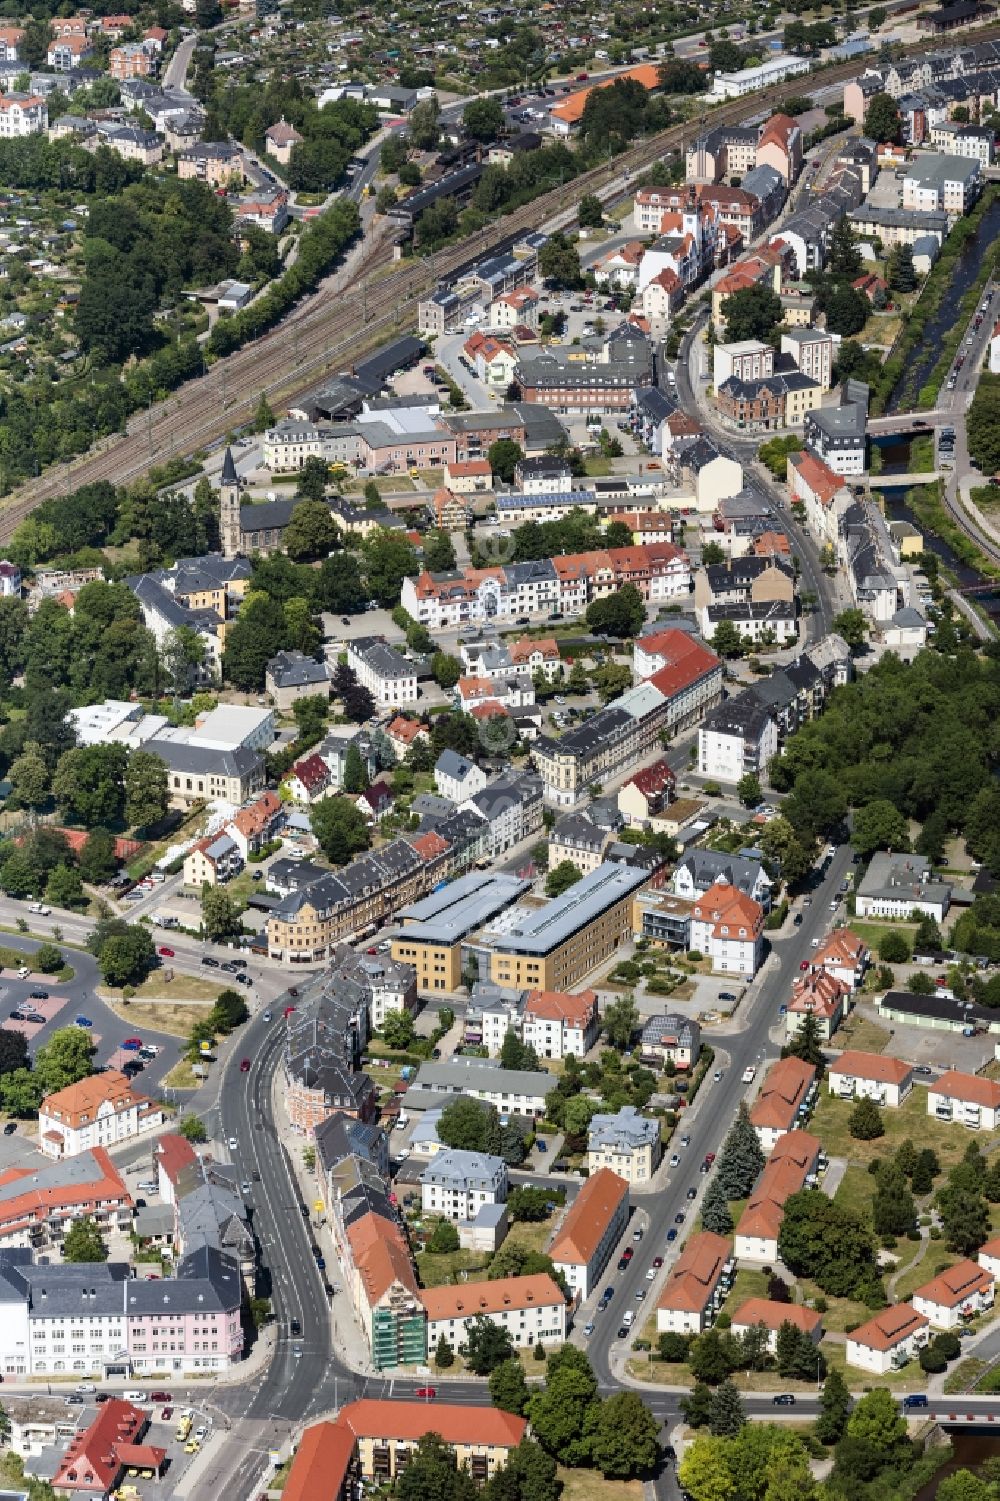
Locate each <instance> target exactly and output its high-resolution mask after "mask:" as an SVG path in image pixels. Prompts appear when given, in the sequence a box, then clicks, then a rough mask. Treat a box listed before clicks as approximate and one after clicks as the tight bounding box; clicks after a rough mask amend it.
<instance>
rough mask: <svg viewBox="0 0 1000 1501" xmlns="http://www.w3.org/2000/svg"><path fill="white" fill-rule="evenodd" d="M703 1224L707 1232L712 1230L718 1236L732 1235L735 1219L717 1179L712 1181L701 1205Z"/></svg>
mask: <svg viewBox="0 0 1000 1501" xmlns="http://www.w3.org/2000/svg"><path fill="white" fill-rule="evenodd" d="M701 1222H702V1224H703V1225H704V1227H705V1229H706V1230H712V1231H714V1232H715V1234H716V1235H731V1234H732V1231H733V1217H732V1215H731V1214H730V1212H729V1204H728V1203H727V1201H726V1196H725V1194H724V1193H723V1192H722V1188H721V1185H720V1183H719V1180H718V1178H717V1177H714V1178H713V1179H712V1181H711V1182H710V1183H709V1185H708V1188H707V1189H706V1190H705V1197H704V1199H703V1200H702V1204H701Z"/></svg>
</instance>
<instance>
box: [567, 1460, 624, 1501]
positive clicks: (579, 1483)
mask: <svg viewBox="0 0 1000 1501" xmlns="http://www.w3.org/2000/svg"><path fill="white" fill-rule="evenodd" d="M558 1473H559V1479H560V1480H561V1481H562V1484H563V1491H562V1494H563V1501H642V1497H643V1486H642V1481H641V1480H605V1479H604V1476H603V1475H601V1474H600V1473H599V1471H597V1470H565V1469H563V1467H562V1465H560V1466H559V1472H558Z"/></svg>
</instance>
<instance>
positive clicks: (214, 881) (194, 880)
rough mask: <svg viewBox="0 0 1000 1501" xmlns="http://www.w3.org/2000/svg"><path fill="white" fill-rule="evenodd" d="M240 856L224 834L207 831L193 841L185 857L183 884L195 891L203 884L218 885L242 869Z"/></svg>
mask: <svg viewBox="0 0 1000 1501" xmlns="http://www.w3.org/2000/svg"><path fill="white" fill-rule="evenodd" d="M243 863H244V862H243V855H242V853H241V852H240V847H239V845H238V844H237V843H236V841H235V839H231V838H230V837H229V835H228V834H227V833H224V832H220V833H218V834H208V835H206V836H205V838H203V839H199V840H198V841H197V842H196V843H195V844H193V845H192V846H191V848H190V850H188V852H187V854H186V855H185V856H184V885H185V886H190V887H192V888H193V889H194V890H196V891H201V889H202V887H203V886H221V885H224V883H225V882H226V881H230V880H232V878H233V876H237V875H239V873H240V871H241V870H242V869H243Z"/></svg>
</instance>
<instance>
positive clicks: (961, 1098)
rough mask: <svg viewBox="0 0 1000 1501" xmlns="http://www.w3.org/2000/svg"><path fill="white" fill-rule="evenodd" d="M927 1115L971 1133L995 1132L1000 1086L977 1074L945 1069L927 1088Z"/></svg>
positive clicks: (999, 1115) (999, 1112)
mask: <svg viewBox="0 0 1000 1501" xmlns="http://www.w3.org/2000/svg"><path fill="white" fill-rule="evenodd" d="M927 1114H928V1115H929V1116H932V1117H934V1118H935V1119H936V1120H939V1121H957V1122H958V1123H959V1124H960V1125H962V1126H967V1127H968V1128H969V1130H970V1131H996V1129H997V1123H998V1121H1000V1084H998V1083H997V1081H996V1080H995V1079H984V1078H982V1077H981V1076H980V1075H979V1074H963V1073H960V1072H959V1071H958V1070H957V1069H953V1068H951V1069H948V1070H947V1071H946V1072H945V1073H943V1074H940V1075H939V1076H938V1077H937V1078H936V1079H934V1080H932V1081H931V1083H930V1085H929V1087H928V1090H927Z"/></svg>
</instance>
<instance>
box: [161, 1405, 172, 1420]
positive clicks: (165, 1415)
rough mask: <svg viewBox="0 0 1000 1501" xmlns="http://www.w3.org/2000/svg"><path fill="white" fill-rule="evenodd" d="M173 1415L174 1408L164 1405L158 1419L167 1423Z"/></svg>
mask: <svg viewBox="0 0 1000 1501" xmlns="http://www.w3.org/2000/svg"><path fill="white" fill-rule="evenodd" d="M173 1415H174V1409H173V1408H172V1407H165V1408H164V1409H163V1411H162V1412H161V1413H160V1421H161V1422H163V1423H169V1422H170V1419H171V1418H172V1417H173Z"/></svg>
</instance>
